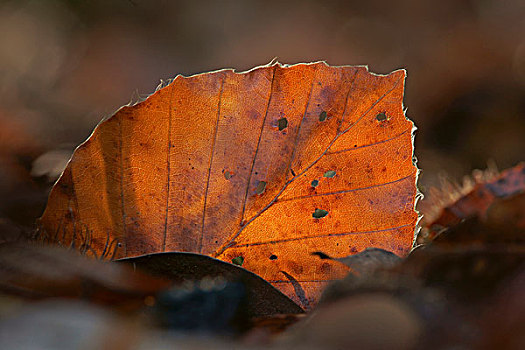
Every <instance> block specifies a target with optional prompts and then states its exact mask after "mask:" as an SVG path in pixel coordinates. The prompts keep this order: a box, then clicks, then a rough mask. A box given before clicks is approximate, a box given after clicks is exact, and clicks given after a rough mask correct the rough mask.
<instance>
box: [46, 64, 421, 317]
mask: <svg viewBox="0 0 525 350" xmlns="http://www.w3.org/2000/svg"><path fill="white" fill-rule="evenodd" d="M404 78H405V71H403V70H400V71H396V72H393V73H391V74H389V75H386V76H380V75H375V74H372V73H369V72H368V70H367V68H366V67H350V66H343V67H330V66H328V65H327V64H325V63H322V62H321V63H312V64H298V65H293V66H286V65H285V66H283V65H281V64H278V63H277V64H272V65H269V66H264V67H260V68H256V69H253V70H250V71H248V72H245V73H235V72H234V71H233V70H231V69H227V70H221V71H217V72H213V73H205V74H199V75H195V76H191V77H183V76H177V77H176V78H175V79H174V80H173V82H171V84H169V85H168V86H166V87H163V88H161V89H159V90H158V91H156V92H155V93H154V94H153V95H151V96H150V97H149V98H148V99H146V100H145V101H143V102H141V103H139V104H137V105H134V106H126V107H122V108H121V109H120V110H119V111H118V112H117V113H116V114H115V115H114V116H112V117H111V118H109V119H107V120H105V121H104V122H102V123H100V124H99V125H98V126H97V128H96V129H95V131H94V132H93V134H92V136H91V137H90V138H89V139H88V140H87V141H86V142H84V143H83V144H82V145H81V146H79V147H78V148H77V150H76V151H75V154H74V156H73V157H72V159H71V161H70V163H69V165H68V166H67V168H66V169H65V171H64V173H63V174H62V176H61V178H60V180H59V181H58V182H57V184H56V185H55V186H54V188H53V190H52V192H51V194H50V197H49V201H48V205H47V207H46V210H45V212H44V214H43V216H42V218H41V221H40V235H41V237H43V239H45V240H47V241H51V242H56V241H60V242H61V243H62V244H67V245H70V244H72V242H73V245H74V246H76V247H80V246H84V247H88V248H85V251H86V253H88V254H95V255H97V256H105V257H107V256H109V257H111V256H112V255H113V252H115V256H116V257H120V258H122V257H129V256H137V255H142V254H146V253H154V252H164V251H182V252H196V253H200V254H205V255H209V256H212V257H216V258H218V259H221V260H223V261H227V262H231V261H232V259H235V258H237V257H242V258H243V259H244V263H243V267H245V268H246V269H248V270H250V271H253V272H254V273H256V274H258V275H260V276H261V277H263V278H264V279H266V280H267V281H269V282H270V283H272V284H273V285H274V286H276V287H277V288H279V289H280V290H281V291H283V293H285V294H287V295H289V296H290V297H292V298H293V299H294V300H295V301H296V302H299V303H301V301H302V305H303V307H306V305H305V304H310V305H313V304H315V302H316V300H317V298H318V297H319V294H320V289H321V288H322V287H323V286H324V285H326V283H328V281H330V280H333V279H336V278H340V277H343V276H344V275H345V274H346V270H347V269H346V268H345V267H344V266H340V264H338V263H336V262H330V261H321V260H320V259H318V258H317V257H315V256H312V255H311V253H312V252H314V251H323V252H325V253H327V254H330V255H332V256H347V255H349V254H352V253H357V252H359V251H361V250H363V249H365V248H366V247H369V246H374V247H378V248H383V249H387V250H390V251H393V252H395V253H396V254H398V255H405V254H406V253H407V252H408V251H409V249H410V248H411V246H412V241H413V238H414V228H415V223H416V220H417V213H416V212H415V210H414V202H415V197H416V193H417V190H416V184H415V183H416V177H417V168H416V167H415V165H414V164H413V160H412V154H413V147H412V138H413V136H412V131H413V123H412V122H411V121H409V120H407V119H406V118H405V115H404V111H403V105H402V99H403V91H404ZM325 115H326V117H325ZM327 172H329V173H328V174H329V175H331V174H332V173H331V172H334V173H333V176H325V174H327ZM232 174H235V175H234V176H232ZM314 180H317V181H318V183H317V184H316V185H315V186H313V185H312V182H313V181H314ZM316 212H317V213H319V214H320V213H323V214H324V215H315V213H316ZM325 212H326V213H325ZM79 232H82V234H79ZM86 237H88V238H89V242H88V243H87V244H86V240H87V238H86ZM108 252H111V253H108ZM294 281H295V282H294ZM298 288H299V289H298ZM298 291H302V292H301V293H302V294H304V295H305V297H306V298H307V299H306V303H305V300H304V299H303V300H300V299H301V298H299V297H298V296H297V292H298Z"/></svg>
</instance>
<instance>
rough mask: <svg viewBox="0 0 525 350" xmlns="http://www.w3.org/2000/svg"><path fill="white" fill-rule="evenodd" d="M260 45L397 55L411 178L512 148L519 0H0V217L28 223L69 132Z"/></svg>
mask: <svg viewBox="0 0 525 350" xmlns="http://www.w3.org/2000/svg"><path fill="white" fill-rule="evenodd" d="M274 57H277V58H278V59H279V61H280V62H282V63H299V62H310V61H317V60H325V61H327V62H328V63H329V64H332V65H343V64H353V65H357V64H359V65H364V64H366V65H368V66H369V69H370V70H371V71H372V72H375V73H388V72H390V71H393V70H395V69H399V68H406V69H407V70H408V79H407V82H406V84H407V85H406V96H405V106H406V107H407V108H408V116H409V117H410V118H411V119H412V120H414V121H415V123H416V125H417V126H418V128H419V131H418V132H417V137H416V142H415V143H416V155H417V157H418V159H419V167H420V168H421V169H422V173H421V177H420V186H421V188H422V190H423V192H425V191H426V190H427V189H428V188H430V187H431V186H433V185H436V184H437V183H438V179H439V177H441V176H447V177H449V178H450V179H456V180H460V179H461V178H462V177H463V176H464V175H465V174H469V173H470V172H471V171H472V170H473V169H476V168H485V167H486V166H487V162H488V161H491V160H492V161H494V162H495V163H496V164H497V166H498V167H499V168H500V169H503V168H506V167H509V166H512V165H514V164H516V163H517V162H519V161H520V160H523V159H524V158H525V157H524V154H525V2H524V1H523V0H507V1H502V0H493V1H491V0H468V1H467V0H440V1H429V0H425V1H424V0H419V1H417V0H413V1H412V0H399V1H387V0H366V1H329V0H321V1H314V0H301V1H272V0H239V1H209V0H206V1H198V0H194V1H191V0H190V1H167V0H165V1H152V0H150V1H146V0H121V1H117V0H113V1H109V0H62V1H58V0H56V1H52V0H33V1H24V0H18V1H0V229H2V230H3V232H4V234H5V233H6V232H10V233H11V234H12V235H16V234H18V233H17V232H20V230H22V231H24V230H29V229H30V228H31V225H32V224H33V223H34V220H35V218H36V217H38V216H39V215H40V214H41V213H42V211H43V208H44V206H45V202H46V199H47V194H48V191H49V188H50V186H51V184H52V181H53V180H54V179H56V176H57V175H58V174H59V173H60V171H61V170H62V167H63V166H64V162H65V161H67V159H68V158H69V156H70V155H71V152H72V151H73V149H74V148H75V146H76V145H78V144H79V143H80V142H82V141H83V140H85V139H86V137H88V136H89V134H90V133H91V131H92V130H93V128H94V126H95V125H96V124H97V123H98V122H99V121H100V120H101V119H102V118H104V117H108V116H110V115H111V114H112V113H113V112H114V111H115V110H116V109H117V108H119V107H120V106H122V105H124V104H127V103H129V102H130V101H133V100H137V99H138V98H140V97H144V96H147V95H148V94H150V93H152V92H153V91H154V90H155V88H156V86H157V85H158V84H159V83H160V80H161V79H164V80H165V79H168V78H172V77H174V76H175V75H177V74H184V75H191V74H195V73H200V72H205V71H210V70H216V69H220V68H235V69H237V70H238V71H242V70H247V69H250V68H252V67H254V66H258V65H263V64H266V63H268V62H269V61H271V60H272V59H273V58H274Z"/></svg>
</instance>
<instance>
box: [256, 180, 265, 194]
mask: <svg viewBox="0 0 525 350" xmlns="http://www.w3.org/2000/svg"><path fill="white" fill-rule="evenodd" d="M265 189H266V181H259V183H258V184H257V188H256V189H255V193H257V194H263V193H264V190H265Z"/></svg>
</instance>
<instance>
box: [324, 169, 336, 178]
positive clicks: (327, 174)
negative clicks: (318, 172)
mask: <svg viewBox="0 0 525 350" xmlns="http://www.w3.org/2000/svg"><path fill="white" fill-rule="evenodd" d="M323 176H324V177H334V176H335V170H328V171H327V172H326V173H324V174H323Z"/></svg>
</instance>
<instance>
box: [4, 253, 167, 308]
mask: <svg viewBox="0 0 525 350" xmlns="http://www.w3.org/2000/svg"><path fill="white" fill-rule="evenodd" d="M170 284H171V282H170V281H169V280H166V279H159V278H155V277H151V276H148V275H145V274H142V273H137V272H134V271H133V270H132V269H130V268H128V267H127V266H118V265H116V264H113V263H109V262H107V261H106V262H103V261H96V260H93V259H88V258H87V257H85V256H81V255H80V254H78V252H74V251H68V250H66V249H63V248H59V247H49V246H47V247H46V246H39V245H35V244H22V243H4V244H0V292H1V293H6V294H13V295H16V296H19V297H23V298H29V299H42V298H59V297H62V298H82V299H85V300H89V301H92V302H96V303H99V304H104V305H108V304H109V305H111V306H112V307H121V308H126V309H127V310H129V309H130V308H132V309H137V308H140V307H142V306H144V298H146V297H148V296H152V295H154V294H156V293H158V292H159V291H161V290H163V289H165V288H167V287H168V286H169V285H170Z"/></svg>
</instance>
